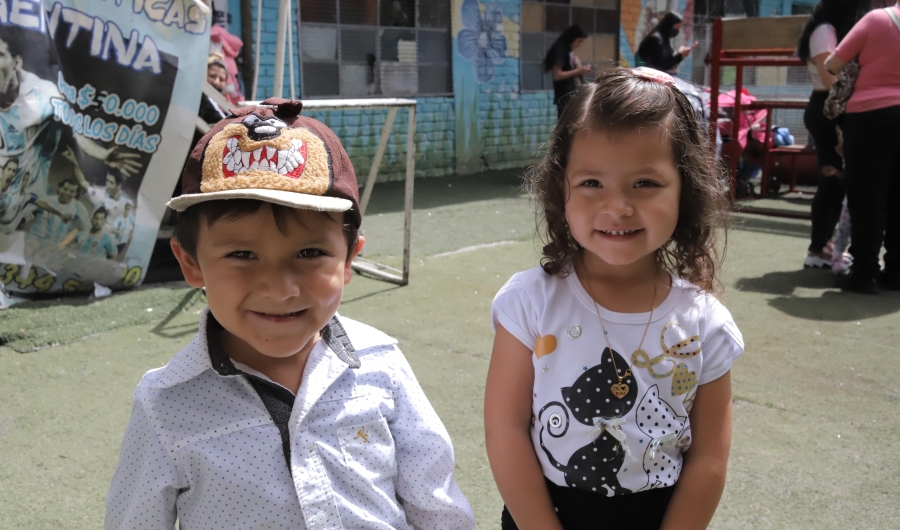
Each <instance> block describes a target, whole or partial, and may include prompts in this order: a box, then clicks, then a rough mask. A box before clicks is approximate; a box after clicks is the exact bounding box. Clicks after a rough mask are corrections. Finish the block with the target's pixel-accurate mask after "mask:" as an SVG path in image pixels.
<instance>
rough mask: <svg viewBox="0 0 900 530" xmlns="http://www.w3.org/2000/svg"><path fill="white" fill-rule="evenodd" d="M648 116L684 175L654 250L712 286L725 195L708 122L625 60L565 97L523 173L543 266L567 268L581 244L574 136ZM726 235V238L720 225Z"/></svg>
mask: <svg viewBox="0 0 900 530" xmlns="http://www.w3.org/2000/svg"><path fill="white" fill-rule="evenodd" d="M648 124H659V125H662V126H663V127H665V128H666V130H667V132H668V136H669V137H670V138H671V139H672V152H673V153H674V158H675V160H674V162H675V165H676V166H677V168H678V173H679V174H680V176H681V197H680V199H679V201H680V204H679V211H678V222H677V224H676V227H675V232H674V233H673V234H672V237H671V238H670V239H669V240H668V241H667V242H666V243H665V244H664V245H663V246H662V247H661V248H659V249H658V250H657V251H656V258H657V261H658V262H659V263H660V264H661V265H662V266H663V267H664V268H666V269H668V270H670V271H671V272H673V273H675V274H676V275H678V276H679V277H681V278H683V279H685V280H687V281H689V282H691V283H693V284H695V285H697V286H698V287H700V288H701V289H703V290H704V291H707V292H711V293H714V292H717V291H718V290H719V283H720V282H719V280H718V277H717V274H718V270H719V268H720V266H721V264H722V260H723V258H724V252H725V245H724V244H723V245H722V247H721V248H720V247H719V246H718V242H717V235H718V229H719V228H723V229H725V228H726V224H727V223H726V221H727V216H726V211H727V210H726V208H727V204H728V202H727V190H726V188H725V186H724V184H723V183H724V182H725V181H724V180H723V179H722V178H720V176H721V172H720V170H719V166H718V164H717V163H716V161H715V159H714V157H713V153H712V150H711V148H710V145H709V133H708V129H707V126H706V124H705V123H703V122H701V121H700V120H698V118H697V115H696V113H695V111H694V109H693V107H692V106H691V104H690V102H689V101H688V100H687V98H686V97H685V96H684V94H682V93H681V92H680V91H679V90H678V89H677V88H675V87H674V86H672V85H666V84H663V83H658V82H653V81H649V80H647V79H645V78H642V77H639V76H637V75H635V74H634V73H632V72H631V71H630V70H626V69H622V68H616V69H613V70H610V71H608V72H607V73H605V74H604V75H603V76H601V77H600V78H599V79H598V80H597V81H596V82H594V83H590V84H588V85H586V86H584V87H582V88H581V89H580V90H579V91H578V93H576V94H575V95H574V96H573V97H572V98H571V99H570V100H569V102H568V104H567V105H566V108H565V110H564V111H563V113H562V116H561V117H560V120H559V122H558V123H557V125H556V127H555V128H554V130H553V133H552V135H551V138H550V143H549V146H548V149H547V151H546V154H545V155H544V157H543V159H542V160H541V162H540V163H539V164H538V165H537V166H535V167H533V168H531V170H529V172H528V175H527V176H526V181H525V189H526V190H527V191H528V192H530V194H531V196H532V198H533V200H534V201H535V202H537V204H538V205H539V207H540V208H539V210H538V212H537V216H538V223H537V224H538V237H539V238H540V239H541V241H542V243H544V246H543V257H542V258H541V266H542V267H543V269H544V271H545V272H547V273H548V274H566V273H567V271H568V264H569V263H570V262H571V259H572V256H574V255H575V254H576V253H578V252H579V251H580V250H581V246H580V245H579V244H578V242H577V241H575V239H574V238H573V237H572V235H571V233H570V232H569V228H568V225H567V223H566V200H567V196H568V191H567V180H566V165H567V164H568V160H569V152H570V149H571V148H572V143H573V141H574V139H575V136H576V135H577V134H578V133H579V132H580V131H585V130H587V131H592V132H603V133H610V134H620V133H623V132H628V131H631V130H634V129H636V128H638V127H640V126H644V125H648ZM723 235H724V236H725V238H726V240H727V232H726V231H725V230H723Z"/></svg>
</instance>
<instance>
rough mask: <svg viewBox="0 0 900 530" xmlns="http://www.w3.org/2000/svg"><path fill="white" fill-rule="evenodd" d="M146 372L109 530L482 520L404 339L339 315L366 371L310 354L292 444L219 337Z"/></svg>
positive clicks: (438, 524)
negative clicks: (221, 362) (226, 358)
mask: <svg viewBox="0 0 900 530" xmlns="http://www.w3.org/2000/svg"><path fill="white" fill-rule="evenodd" d="M207 318H208V311H207V312H205V313H204V315H203V317H202V319H201V322H200V332H199V333H198V334H197V336H196V337H195V339H194V340H193V341H192V342H191V343H190V344H189V345H188V346H187V347H186V348H185V349H184V350H182V351H181V352H179V353H178V354H177V355H176V356H175V357H174V358H173V359H172V360H171V361H169V363H168V364H167V365H166V366H164V367H162V368H160V369H158V370H152V371H150V372H148V373H147V374H146V375H144V377H143V379H141V382H140V384H139V385H138V388H137V390H136V391H135V394H134V398H133V401H132V411H131V419H130V421H129V423H128V427H127V428H126V431H125V437H124V440H123V441H122V449H121V454H120V456H119V463H118V466H117V467H116V471H115V474H114V476H113V480H112V484H111V486H110V490H109V493H108V495H107V499H106V525H105V527H106V528H107V529H126V528H127V529H167V530H171V529H173V528H174V525H175V521H176V519H177V520H178V521H179V523H180V525H181V528H190V529H191V530H194V529H205V528H209V529H216V530H219V529H227V528H235V529H238V528H239V529H281V528H284V529H288V528H290V529H302V528H309V529H319V528H321V529H338V528H353V529H394V528H404V529H405V528H417V529H418V528H422V529H432V528H433V529H438V528H454V529H456V528H465V529H474V528H475V518H474V516H473V514H472V509H471V507H470V506H469V503H468V501H467V500H466V498H465V497H464V496H463V494H462V492H461V491H460V490H459V488H458V487H457V485H456V481H455V480H454V478H453V469H454V457H453V447H452V445H451V443H450V437H449V435H448V433H447V430H446V429H445V428H444V426H443V424H442V423H441V421H440V419H439V418H438V417H437V414H436V413H435V412H434V409H433V408H432V407H431V404H430V403H429V402H428V399H427V398H426V397H425V394H424V393H423V392H422V389H421V388H420V387H419V384H418V382H417V381H416V378H415V376H414V375H413V373H412V370H411V369H410V367H409V364H408V363H407V361H406V359H405V358H404V357H403V354H402V353H401V352H400V350H399V349H398V348H397V346H396V341H395V340H394V339H392V338H390V337H388V336H387V335H385V334H383V333H381V332H380V331H378V330H376V329H373V328H371V327H369V326H366V325H364V324H361V323H359V322H355V321H353V320H350V319H347V318H343V317H339V320H340V323H341V324H342V325H343V327H344V329H345V330H346V333H347V337H348V338H349V340H350V342H351V343H352V346H353V348H354V349H355V350H356V355H357V356H358V358H359V361H360V366H359V367H358V368H351V366H350V365H349V364H348V360H347V359H346V358H341V357H339V356H338V355H335V353H334V352H333V351H332V349H331V348H330V347H328V345H327V344H326V343H325V342H324V341H319V343H318V344H316V346H315V347H314V348H313V350H312V352H311V353H310V357H309V360H308V361H307V365H306V369H305V372H304V375H303V382H302V384H301V386H300V389H299V391H298V393H297V395H296V398H295V401H294V405H293V408H292V410H291V413H290V420H289V423H288V426H289V433H290V437H289V440H290V467H288V464H287V462H286V460H285V452H284V451H283V447H282V438H281V435H280V433H279V430H278V428H277V426H276V424H275V423H274V422H273V420H272V418H271V415H270V413H269V411H268V410H267V409H266V407H265V405H264V404H263V402H262V400H261V399H260V397H259V395H258V394H257V392H256V391H255V390H254V388H253V386H252V385H251V384H250V382H249V381H248V378H247V376H245V375H243V374H238V375H220V374H219V373H218V372H217V371H216V370H215V369H214V368H213V366H212V364H211V361H210V354H209V350H208V344H209V343H208V340H207V336H206V329H207Z"/></svg>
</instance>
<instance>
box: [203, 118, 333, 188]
mask: <svg viewBox="0 0 900 530" xmlns="http://www.w3.org/2000/svg"><path fill="white" fill-rule="evenodd" d="M330 184H331V172H330V171H329V161H328V150H327V148H326V147H325V143H324V142H323V141H322V140H321V139H320V138H319V137H318V136H316V135H315V134H313V133H312V132H311V131H310V130H308V129H306V128H305V127H296V128H290V127H288V126H287V124H286V123H285V122H283V121H282V120H280V119H278V118H276V117H264V118H261V117H259V116H256V115H255V114H250V115H248V116H246V117H244V119H242V120H241V121H240V122H237V123H231V124H229V125H227V126H226V127H225V128H224V129H222V130H221V131H219V132H218V133H217V134H216V135H215V136H213V137H212V138H210V140H209V143H208V144H207V146H206V150H205V153H204V157H203V179H202V181H201V183H200V191H202V192H203V193H209V192H214V191H224V190H234V189H248V188H255V189H272V190H282V191H293V192H297V193H304V194H308V195H324V194H325V192H326V191H328V187H329V185H330Z"/></svg>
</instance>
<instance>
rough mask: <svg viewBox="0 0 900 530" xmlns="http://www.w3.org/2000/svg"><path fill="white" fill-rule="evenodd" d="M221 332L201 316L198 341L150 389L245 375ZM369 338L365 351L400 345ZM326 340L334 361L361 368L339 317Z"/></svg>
mask: <svg viewBox="0 0 900 530" xmlns="http://www.w3.org/2000/svg"><path fill="white" fill-rule="evenodd" d="M211 322H215V324H212V325H211ZM348 322H349V324H354V325H355V326H357V327H358V326H359V324H357V323H354V322H353V321H348ZM219 329H222V325H221V324H219V323H218V322H216V321H215V318H214V317H213V316H212V313H211V312H210V311H209V308H206V309H204V310H203V312H202V313H201V315H200V330H199V333H197V335H196V336H195V337H194V340H192V341H191V343H190V344H188V345H187V346H186V347H185V348H184V349H183V350H181V351H180V352H178V354H177V355H175V357H173V358H172V359H170V360H169V362H168V363H166V365H165V366H163V367H162V368H158V369H156V370H151V371H149V372H148V373H147V375H146V376H145V380H146V383H147V385H148V387H149V388H157V389H161V388H168V387H172V386H175V385H177V384H179V383H183V382H185V381H188V380H190V379H192V378H194V377H197V376H198V375H200V374H202V373H203V372H204V371H206V370H209V369H212V370H213V371H215V372H216V373H217V374H219V375H222V376H226V377H227V376H235V375H240V374H241V373H243V372H241V371H240V370H239V369H238V368H237V367H235V366H234V363H232V362H231V359H230V358H228V356H227V355H225V352H224V351H223V350H222V348H221V345H220V344H219V342H218V337H217V335H218V333H216V332H214V331H217V330H219ZM353 329H356V328H352V329H351V331H352V330H353ZM326 330H328V331H326ZM368 335H373V334H372V333H369V334H366V335H363V336H362V347H363V349H365V348H367V347H371V346H375V345H379V344H385V345H386V344H393V343H395V342H396V341H394V339H391V338H390V337H388V336H387V335H384V334H381V333H380V332H379V333H377V334H374V335H373V336H368ZM322 340H323V342H324V343H325V345H327V346H328V349H330V350H331V351H333V352H334V356H333V357H335V358H337V359H339V361H336V362H339V363H340V365H342V366H344V367H347V368H353V369H356V368H359V367H360V366H361V362H360V359H359V356H358V355H357V349H356V347H354V345H353V344H352V343H351V342H350V338H349V336H348V334H347V332H346V331H345V330H344V326H343V325H342V324H341V322H340V320H339V317H338V316H337V315H335V316H334V317H333V318H332V319H331V321H330V322H329V323H328V325H327V326H325V328H323V330H322ZM369 343H372V344H369ZM326 356H327V355H326Z"/></svg>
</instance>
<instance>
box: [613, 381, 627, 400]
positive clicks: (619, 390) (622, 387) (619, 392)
mask: <svg viewBox="0 0 900 530" xmlns="http://www.w3.org/2000/svg"><path fill="white" fill-rule="evenodd" d="M609 391H610V392H612V395H614V396H616V397H617V398H619V399H622V398H623V397H625V395H626V394H628V385H626V384H625V383H616V384H614V385H612V386H611V387H609Z"/></svg>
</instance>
